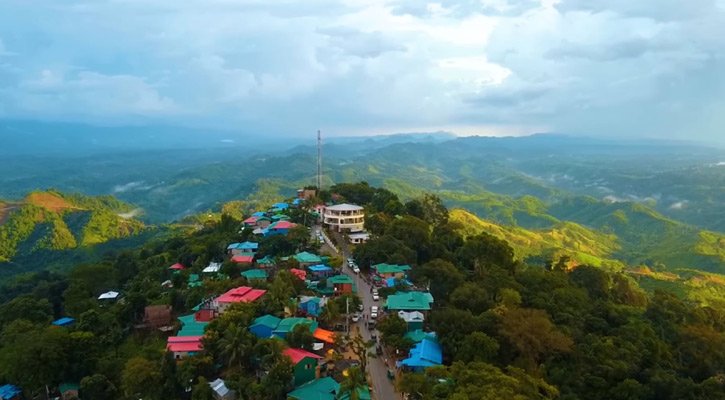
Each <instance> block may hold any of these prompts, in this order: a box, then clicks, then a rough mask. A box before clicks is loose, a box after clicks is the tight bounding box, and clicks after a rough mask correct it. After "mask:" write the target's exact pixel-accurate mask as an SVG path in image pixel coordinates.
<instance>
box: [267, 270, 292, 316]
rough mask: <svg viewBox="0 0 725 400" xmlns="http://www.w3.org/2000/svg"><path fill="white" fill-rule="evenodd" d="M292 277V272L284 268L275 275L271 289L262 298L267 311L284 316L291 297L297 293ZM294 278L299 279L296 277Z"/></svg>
mask: <svg viewBox="0 0 725 400" xmlns="http://www.w3.org/2000/svg"><path fill="white" fill-rule="evenodd" d="M291 279H292V274H291V273H290V272H289V271H287V270H282V271H279V272H278V273H277V276H275V277H274V280H273V281H272V283H271V284H270V285H269V290H268V291H267V293H266V295H265V296H264V297H263V298H262V308H264V310H265V311H267V312H268V313H270V314H275V315H279V316H282V314H283V313H284V309H285V307H286V306H287V305H288V304H289V301H290V299H291V298H293V297H296V295H297V293H296V291H295V288H294V284H293V283H292V281H291ZM294 279H297V280H299V279H298V278H296V277H294Z"/></svg>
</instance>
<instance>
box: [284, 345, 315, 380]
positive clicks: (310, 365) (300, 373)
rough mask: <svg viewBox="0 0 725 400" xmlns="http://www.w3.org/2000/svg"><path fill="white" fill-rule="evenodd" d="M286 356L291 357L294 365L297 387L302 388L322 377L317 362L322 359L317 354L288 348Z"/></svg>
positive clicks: (285, 352)
mask: <svg viewBox="0 0 725 400" xmlns="http://www.w3.org/2000/svg"><path fill="white" fill-rule="evenodd" d="M284 355H286V356H287V357H289V358H290V359H291V360H292V364H294V366H295V369H294V382H295V386H300V385H302V384H305V383H307V382H309V381H312V380H314V379H316V378H318V377H319V376H320V369H319V368H318V366H317V360H319V359H321V358H322V357H320V356H318V355H317V354H315V353H310V352H309V351H305V350H302V349H294V348H288V349H285V351H284Z"/></svg>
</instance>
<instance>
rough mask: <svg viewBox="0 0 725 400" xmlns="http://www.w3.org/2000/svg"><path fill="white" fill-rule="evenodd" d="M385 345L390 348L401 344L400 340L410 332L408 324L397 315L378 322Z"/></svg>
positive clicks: (388, 316)
mask: <svg viewBox="0 0 725 400" xmlns="http://www.w3.org/2000/svg"><path fill="white" fill-rule="evenodd" d="M377 329H378V332H380V336H381V339H382V341H383V343H385V344H386V345H388V346H395V345H397V344H399V342H400V339H401V338H402V337H403V335H405V334H406V333H407V332H408V324H407V323H406V322H405V320H403V319H402V318H400V317H399V316H398V315H397V314H388V315H386V316H385V317H383V318H380V320H378V326H377Z"/></svg>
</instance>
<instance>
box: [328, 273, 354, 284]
mask: <svg viewBox="0 0 725 400" xmlns="http://www.w3.org/2000/svg"><path fill="white" fill-rule="evenodd" d="M327 282H328V283H355V282H353V280H352V278H350V277H349V276H347V275H345V274H340V275H335V276H333V277H330V278H327Z"/></svg>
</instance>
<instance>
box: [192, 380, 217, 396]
mask: <svg viewBox="0 0 725 400" xmlns="http://www.w3.org/2000/svg"><path fill="white" fill-rule="evenodd" d="M191 400H214V390H212V388H211V386H210V385H209V381H207V380H206V378H204V377H203V376H200V377H199V383H197V384H196V385H195V386H194V390H192V391H191Z"/></svg>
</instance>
